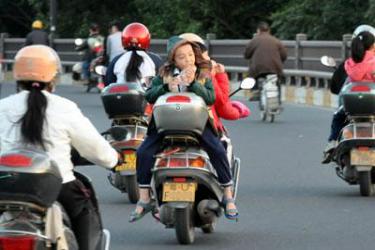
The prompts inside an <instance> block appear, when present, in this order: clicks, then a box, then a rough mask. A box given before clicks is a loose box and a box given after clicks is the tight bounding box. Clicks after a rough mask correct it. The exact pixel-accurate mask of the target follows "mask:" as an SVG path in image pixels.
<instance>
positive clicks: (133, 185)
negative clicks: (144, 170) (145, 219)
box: [125, 175, 139, 204]
mask: <svg viewBox="0 0 375 250" xmlns="http://www.w3.org/2000/svg"><path fill="white" fill-rule="evenodd" d="M125 188H126V192H127V193H128V198H129V201H130V202H131V203H133V204H136V203H137V201H138V200H139V190H138V182H137V176H136V175H129V176H126V177H125Z"/></svg>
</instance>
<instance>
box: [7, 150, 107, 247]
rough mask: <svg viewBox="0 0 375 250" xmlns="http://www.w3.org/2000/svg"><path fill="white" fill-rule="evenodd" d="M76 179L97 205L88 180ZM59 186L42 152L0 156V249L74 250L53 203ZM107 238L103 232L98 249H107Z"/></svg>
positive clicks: (69, 232)
mask: <svg viewBox="0 0 375 250" xmlns="http://www.w3.org/2000/svg"><path fill="white" fill-rule="evenodd" d="M76 177H77V178H78V179H80V180H81V181H82V183H84V184H85V185H86V188H88V189H89V190H90V192H91V193H92V194H93V199H95V202H94V204H97V201H96V198H95V193H94V190H93V188H92V186H91V184H90V181H89V179H88V178H87V177H85V176H84V175H82V174H80V173H78V172H77V173H76ZM61 187H62V177H61V175H60V172H59V169H58V167H57V165H56V163H55V162H54V161H52V160H51V159H50V158H49V157H48V156H47V154H46V153H44V152H40V151H36V150H30V149H15V150H12V151H9V152H6V153H3V154H1V155H0V249H2V250H13V249H22V250H36V249H38V250H52V249H67V250H78V244H77V241H76V237H75V235H74V233H73V231H72V229H71V223H70V219H69V218H68V216H67V214H66V212H65V211H64V209H63V207H62V206H61V205H60V204H59V203H58V202H57V201H56V200H57V197H58V195H59V193H60V189H61ZM91 237H93V236H91ZM94 237H95V236H94ZM109 238H110V234H109V232H108V230H103V234H102V239H98V242H101V248H100V249H105V250H107V249H109Z"/></svg>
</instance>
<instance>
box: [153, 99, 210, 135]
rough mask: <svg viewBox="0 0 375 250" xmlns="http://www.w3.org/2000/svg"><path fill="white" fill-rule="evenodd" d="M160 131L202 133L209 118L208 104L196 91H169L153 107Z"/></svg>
mask: <svg viewBox="0 0 375 250" xmlns="http://www.w3.org/2000/svg"><path fill="white" fill-rule="evenodd" d="M153 117H154V119H155V125H156V129H157V130H158V132H167V131H168V132H176V131H187V132H194V133H197V134H202V132H203V130H204V128H205V126H206V124H207V120H208V117H209V116H208V110H207V105H206V103H205V102H204V100H203V99H202V98H201V97H200V96H197V95H196V94H194V93H178V94H176V93H168V94H165V95H163V96H160V97H159V98H158V100H157V101H156V103H155V105H154V108H153Z"/></svg>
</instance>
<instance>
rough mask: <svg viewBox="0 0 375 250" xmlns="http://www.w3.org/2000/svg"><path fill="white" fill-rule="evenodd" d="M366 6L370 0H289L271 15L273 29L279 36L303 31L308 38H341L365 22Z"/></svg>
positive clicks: (288, 37)
mask: <svg viewBox="0 0 375 250" xmlns="http://www.w3.org/2000/svg"><path fill="white" fill-rule="evenodd" d="M368 8H369V1H364V0H336V1H320V0H297V1H289V3H288V4H286V5H285V6H284V8H282V9H280V10H278V11H276V12H275V13H273V14H272V18H271V19H272V28H273V29H274V30H276V31H277V32H276V34H277V35H278V36H279V37H280V38H282V39H294V37H295V34H297V33H306V34H307V35H308V38H309V39H321V40H341V39H342V35H343V34H345V33H351V32H353V29H354V28H355V27H356V26H358V25H359V24H361V23H364V22H366V18H365V17H364V16H365V13H366V10H367V9H368ZM353 10H355V11H353Z"/></svg>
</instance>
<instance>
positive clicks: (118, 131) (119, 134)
mask: <svg viewBox="0 0 375 250" xmlns="http://www.w3.org/2000/svg"><path fill="white" fill-rule="evenodd" d="M109 133H110V134H111V136H112V138H113V139H114V140H115V141H122V140H124V139H125V138H126V135H127V134H128V131H127V130H126V128H123V127H112V128H110V129H109Z"/></svg>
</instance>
